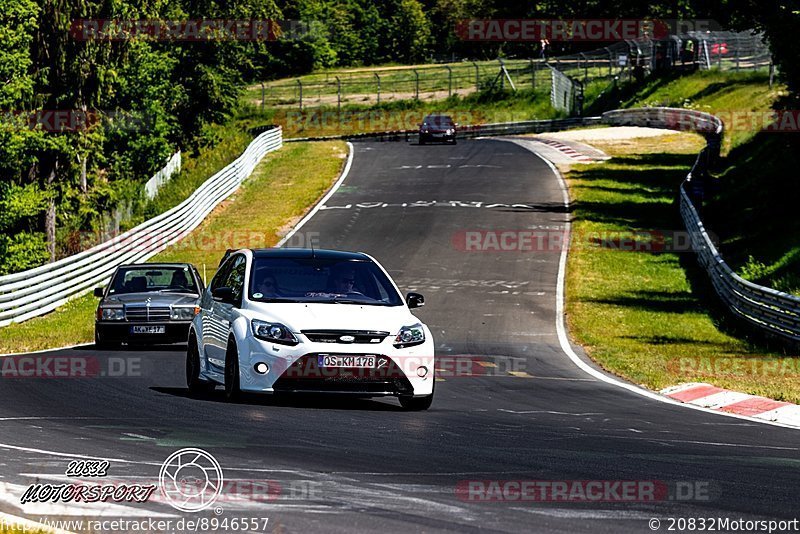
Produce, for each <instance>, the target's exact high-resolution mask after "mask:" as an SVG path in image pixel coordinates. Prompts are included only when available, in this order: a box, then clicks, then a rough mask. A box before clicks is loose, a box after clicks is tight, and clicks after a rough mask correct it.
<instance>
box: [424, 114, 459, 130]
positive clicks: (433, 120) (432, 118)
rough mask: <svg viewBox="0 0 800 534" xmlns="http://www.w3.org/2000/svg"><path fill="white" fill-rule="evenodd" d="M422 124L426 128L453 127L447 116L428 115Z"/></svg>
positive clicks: (451, 120)
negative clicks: (425, 125)
mask: <svg viewBox="0 0 800 534" xmlns="http://www.w3.org/2000/svg"><path fill="white" fill-rule="evenodd" d="M422 122H423V123H424V124H427V125H428V126H439V127H442V128H452V127H453V119H451V118H450V117H448V116H447V115H428V116H427V117H425V119H424V120H423V121H422Z"/></svg>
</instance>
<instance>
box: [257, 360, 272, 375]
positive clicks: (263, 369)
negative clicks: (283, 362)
mask: <svg viewBox="0 0 800 534" xmlns="http://www.w3.org/2000/svg"><path fill="white" fill-rule="evenodd" d="M254 369H255V370H256V373H258V374H260V375H265V374H267V373H268V372H269V365H267V364H266V363H264V362H258V363H257V364H256V365H255V366H254Z"/></svg>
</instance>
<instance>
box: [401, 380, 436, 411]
mask: <svg viewBox="0 0 800 534" xmlns="http://www.w3.org/2000/svg"><path fill="white" fill-rule="evenodd" d="M435 380H436V379H434V382H433V390H431V394H430V395H425V396H424V397H412V396H410V395H401V396H400V406H402V407H403V409H404V410H406V411H407V412H422V411H425V410H427V409H428V408H430V407H431V404H432V403H433V394H434V393H435V392H436V382H435Z"/></svg>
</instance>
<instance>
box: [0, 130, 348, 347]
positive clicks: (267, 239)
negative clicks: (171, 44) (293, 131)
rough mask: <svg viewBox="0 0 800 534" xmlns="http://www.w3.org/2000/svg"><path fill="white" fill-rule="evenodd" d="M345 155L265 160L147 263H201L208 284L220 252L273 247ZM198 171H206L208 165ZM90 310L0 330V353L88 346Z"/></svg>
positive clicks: (318, 147)
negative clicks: (197, 223)
mask: <svg viewBox="0 0 800 534" xmlns="http://www.w3.org/2000/svg"><path fill="white" fill-rule="evenodd" d="M345 155H346V147H345V144H344V143H343V142H339V141H334V142H325V143H293V144H289V145H286V146H284V147H283V148H282V149H281V150H279V151H277V152H274V153H272V154H270V155H268V156H267V157H266V158H265V159H264V160H263V161H262V162H261V163H260V164H259V165H258V167H256V170H255V171H254V172H253V175H252V176H251V177H250V178H249V179H248V180H247V181H245V182H244V183H243V184H242V187H241V188H240V189H239V190H238V191H237V192H236V193H234V194H233V195H232V196H231V197H230V198H228V199H227V200H226V201H225V202H224V203H223V204H221V205H220V206H218V207H217V208H216V209H215V210H214V211H213V212H212V213H211V215H210V216H209V217H208V218H207V219H206V221H204V222H203V224H202V225H200V226H199V227H198V228H197V229H195V231H194V232H192V233H191V234H190V235H189V236H187V237H186V238H185V239H184V240H182V241H181V242H179V243H176V244H175V245H173V246H172V247H170V248H168V249H167V250H165V251H164V252H162V253H161V254H158V255H157V256H155V257H154V258H153V259H152V260H150V261H179V262H191V263H194V264H195V265H197V266H198V268H200V269H201V270H202V266H203V265H204V264H205V265H206V266H207V269H206V276H207V279H210V278H211V276H213V274H214V272H215V270H216V266H217V264H218V262H219V259H220V257H221V256H222V253H223V252H224V251H225V249H226V248H229V247H235V246H247V247H259V246H262V247H269V246H272V245H274V244H275V243H277V242H278V240H279V234H280V233H281V232H284V231H285V230H286V229H287V228H288V226H289V225H290V224H291V223H293V222H295V221H296V220H298V219H299V218H300V217H301V216H302V214H303V213H305V212H306V211H307V210H308V209H309V207H310V206H312V205H313V204H314V203H315V202H316V201H317V200H318V199H319V198H320V197H321V196H322V195H323V193H324V192H325V191H326V190H327V189H328V188H330V186H331V184H332V183H333V181H334V180H335V179H336V177H337V176H338V174H339V171H340V169H341V167H342V165H343V162H344V156H345ZM198 167H205V168H208V169H209V172H210V169H212V168H214V164H211V163H209V164H205V163H203V164H198ZM209 176H210V175H209ZM206 178H208V176H206ZM96 307H97V299H96V298H95V297H93V296H92V295H84V296H82V297H79V298H77V299H76V300H74V301H71V302H69V303H67V304H66V305H64V306H63V307H61V308H59V309H57V310H56V311H54V312H52V313H49V314H47V315H45V316H43V317H37V318H34V319H30V320H28V321H26V322H24V323H20V324H14V325H9V326H6V327H3V328H0V354H8V353H17V352H27V351H32V350H41V349H47V348H53V347H60V346H64V345H72V344H77V343H90V342H92V341H93V340H94V313H95V309H96Z"/></svg>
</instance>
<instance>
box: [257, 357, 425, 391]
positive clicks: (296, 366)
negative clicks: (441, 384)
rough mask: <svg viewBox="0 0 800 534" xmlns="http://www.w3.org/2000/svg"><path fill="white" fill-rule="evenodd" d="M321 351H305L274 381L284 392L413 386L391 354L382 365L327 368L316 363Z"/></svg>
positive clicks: (388, 389)
mask: <svg viewBox="0 0 800 534" xmlns="http://www.w3.org/2000/svg"><path fill="white" fill-rule="evenodd" d="M318 356H319V354H306V355H305V356H303V357H302V358H300V359H298V360H297V361H295V362H294V363H293V364H292V365H290V366H289V367H288V368H287V369H286V371H284V372H283V374H281V376H280V378H278V380H276V381H275V384H273V386H272V387H273V389H274V390H275V391H282V392H330V393H374V394H390V395H401V394H409V393H412V392H413V390H414V388H413V387H412V386H411V382H409V381H408V378H406V376H405V374H403V371H402V370H401V369H400V368H399V367H398V366H397V365H396V364H395V363H394V362H393V361H392V360H391V359H390V358H388V357H386V356H380V355H379V356H378V358H379V359H384V360H386V361H388V362H389V364H388V365H385V366H383V367H382V368H380V369H351V368H337V369H326V368H320V367H319V366H318V365H317V357H318Z"/></svg>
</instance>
